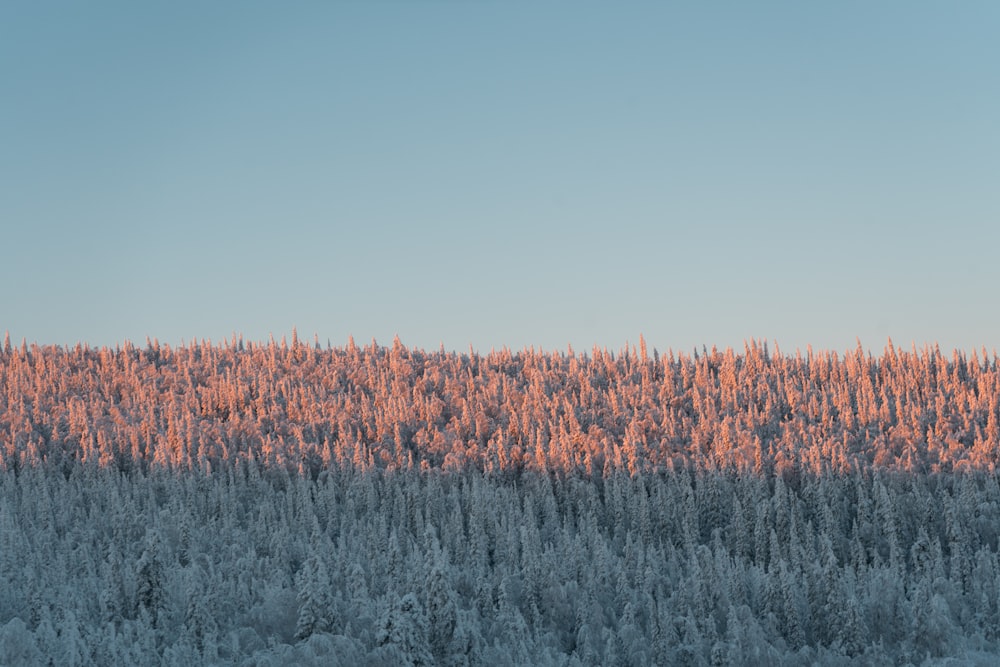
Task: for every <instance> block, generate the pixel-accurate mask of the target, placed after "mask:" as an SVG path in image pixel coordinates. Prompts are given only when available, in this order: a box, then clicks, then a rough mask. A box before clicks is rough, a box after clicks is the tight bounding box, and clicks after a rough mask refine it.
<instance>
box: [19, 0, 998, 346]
mask: <svg viewBox="0 0 1000 667" xmlns="http://www.w3.org/2000/svg"><path fill="white" fill-rule="evenodd" d="M998 35H1000V3H997V2H993V1H988V2H961V3H953V2H943V1H942V2H911V1H906V2H869V1H865V2H850V1H846V2H829V3H815V2H808V3H805V2H791V1H789V2H728V3H727V2H690V3H666V2H663V3H638V2H634V3H633V2H601V3H598V2H586V1H584V2H576V1H574V2H551V1H546V0H542V1H540V2H499V1H477V2H459V1H441V0H437V1H427V2H422V1H413V2H345V3H334V2H315V3H312V2H294V3H277V2H270V3H250V2H179V1H176V0H172V1H171V2H160V3H152V2H132V1H131V0H129V1H123V2H100V1H98V2H65V3H53V2H45V1H39V2H20V3H13V2H11V3H3V4H2V5H0V86H2V88H0V244H2V246H0V247H2V252H0V331H2V330H3V329H8V330H9V331H10V334H11V337H12V338H13V339H14V340H15V341H20V340H21V338H26V339H27V340H28V341H29V342H38V343H40V344H46V343H55V344H73V343H75V342H77V341H84V342H89V343H90V344H92V345H105V344H110V345H114V344H115V343H119V342H121V341H123V340H125V339H126V338H128V339H130V340H132V341H133V342H135V343H137V344H144V342H145V338H146V336H150V337H157V338H158V339H159V340H160V341H161V342H167V343H171V344H177V343H179V342H181V340H185V341H191V340H192V339H201V338H210V339H212V340H213V341H219V340H221V339H222V338H229V337H230V336H231V335H232V334H233V333H234V332H237V333H241V334H242V335H243V336H244V337H245V338H246V339H250V340H266V339H267V337H268V335H269V334H271V333H273V334H274V336H275V338H279V337H280V336H281V335H290V333H291V330H292V327H293V326H295V327H297V329H298V333H299V336H300V337H301V338H305V339H308V340H311V339H312V337H313V334H314V333H316V334H318V335H319V338H320V341H321V342H322V343H323V344H326V342H327V340H330V341H331V342H332V343H333V344H334V345H342V344H344V343H345V342H346V340H347V337H348V335H349V334H353V335H354V337H355V339H356V340H357V341H358V342H359V343H365V342H368V341H369V340H370V339H371V338H372V337H374V338H375V339H376V340H377V341H378V342H379V343H381V344H390V343H391V341H392V338H393V335H394V334H398V335H399V336H400V338H401V340H402V341H403V342H404V343H405V344H407V345H410V346H416V347H424V348H429V349H436V348H437V347H438V345H439V343H443V344H444V346H445V347H446V348H448V349H457V350H466V349H468V346H469V345H470V344H471V345H472V346H473V347H474V348H476V349H478V350H481V351H488V350H489V349H490V348H491V347H495V348H498V349H499V348H500V347H502V346H505V345H506V346H507V347H510V348H512V349H515V350H517V349H521V348H522V347H525V346H528V345H534V346H535V347H536V348H537V347H541V348H543V349H546V350H562V349H565V348H566V345H567V344H568V343H569V344H572V345H573V346H574V348H575V349H577V350H578V351H589V350H590V349H591V347H592V346H594V345H595V344H596V345H598V346H599V347H607V348H609V349H612V350H617V349H620V348H621V347H622V345H624V344H625V342H626V341H629V342H631V343H633V344H634V343H636V342H637V340H638V336H639V334H640V333H642V334H643V335H644V336H645V338H646V341H647V343H648V344H649V345H650V347H656V348H658V349H659V350H666V349H667V348H673V349H674V350H678V351H686V352H690V351H691V349H692V348H694V347H696V346H697V347H698V348H699V349H700V347H701V345H702V344H706V345H708V346H709V347H711V346H712V345H713V344H715V345H718V346H719V347H720V348H723V347H725V346H727V345H732V346H733V347H735V348H738V349H742V345H743V341H744V340H746V339H749V338H758V339H761V338H763V339H767V340H768V341H770V342H771V343H772V344H773V342H774V341H777V343H778V345H779V346H780V347H781V349H782V350H784V351H793V350H794V349H796V348H802V349H805V346H806V345H808V344H811V345H812V346H813V347H814V348H816V349H834V350H837V351H838V352H842V351H844V350H846V349H853V348H854V347H855V346H856V339H858V338H860V339H861V341H862V344H863V345H864V346H865V347H867V348H869V349H870V350H872V351H873V352H875V353H878V352H880V351H881V350H882V348H883V347H884V346H885V344H886V338H887V337H889V336H891V337H892V339H893V342H894V343H895V344H897V345H900V346H903V347H907V348H908V347H909V346H910V343H911V341H913V342H916V344H917V345H918V347H919V346H922V345H923V344H924V343H926V342H934V341H937V342H939V344H940V345H941V347H942V349H946V350H950V349H951V348H954V347H960V348H964V349H966V350H969V349H972V348H976V349H979V348H980V347H982V346H985V347H986V348H987V349H988V350H992V349H993V348H1000V344H998V338H1000V307H998V303H1000V296H998V287H1000V261H998V249H1000V121H998V119H1000V39H998V38H997V36H998Z"/></svg>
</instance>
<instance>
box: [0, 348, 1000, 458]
mask: <svg viewBox="0 0 1000 667" xmlns="http://www.w3.org/2000/svg"><path fill="white" fill-rule="evenodd" d="M0 386H2V387H3V390H2V394H0V465H2V466H4V467H6V468H7V469H15V470H16V469H18V468H19V467H23V466H25V465H30V464H36V463H39V462H41V461H47V462H49V463H55V464H59V465H64V466H67V469H68V467H69V466H72V465H73V464H74V463H75V462H82V463H88V462H92V463H96V464H99V465H106V466H114V467H117V468H118V469H119V470H123V471H129V470H132V469H133V468H139V469H141V470H143V471H146V470H149V469H150V468H151V467H152V468H159V469H167V470H175V471H176V470H189V469H208V468H211V469H224V468H226V467H230V466H233V465H241V464H245V463H246V462H247V461H249V460H254V461H256V462H257V463H258V464H261V465H263V466H266V467H268V468H275V467H284V468H287V469H288V470H289V471H291V472H294V471H299V470H301V471H303V472H306V473H308V474H309V475H311V476H312V477H314V478H315V476H316V475H317V474H318V472H319V471H320V470H322V469H324V468H327V467H329V466H330V465H331V464H333V463H337V464H339V465H353V466H355V467H361V468H364V467H377V468H380V469H397V468H408V467H424V468H428V467H429V468H442V469H445V470H453V471H455V470H463V469H465V468H466V467H467V466H471V467H474V468H476V469H479V470H483V471H486V472H488V473H497V474H501V473H518V472H520V471H523V470H533V471H552V470H555V471H560V472H563V473H569V474H582V475H584V476H588V477H592V476H601V475H606V474H608V473H609V472H610V471H612V470H626V471H628V472H630V473H636V472H640V471H643V472H662V471H665V470H672V469H678V468H687V467H690V466H694V467H697V468H699V469H709V470H741V471H753V472H755V473H757V474H761V475H765V476H767V475H770V474H773V473H775V472H777V473H779V474H782V475H784V476H794V475H799V474H803V473H809V474H814V475H820V474H823V473H827V472H833V473H846V472H851V471H855V470H859V469H864V468H867V467H869V466H873V465H874V466H876V467H878V468H881V469H902V470H911V471H918V472H939V471H952V470H955V471H960V470H967V469H972V468H979V469H988V470H992V469H993V467H994V465H995V462H996V461H997V456H998V451H1000V450H998V447H1000V369H998V368H997V362H996V357H995V356H993V357H987V356H986V354H985V352H984V354H983V355H982V357H980V356H979V355H977V354H975V353H973V354H972V356H971V357H967V356H965V355H963V354H961V353H957V352H956V353H954V354H953V355H952V357H951V358H950V359H949V358H946V357H945V356H944V355H942V354H941V353H940V351H939V350H937V349H933V350H932V349H924V350H922V351H920V352H918V351H916V350H913V351H911V352H903V351H902V350H899V349H896V348H894V347H893V346H892V345H891V343H890V345H889V346H888V347H887V348H886V350H885V352H884V353H883V355H882V356H880V357H872V356H870V355H866V354H865V353H863V352H862V351H861V349H860V347H859V348H858V349H857V350H856V351H854V352H852V353H849V354H846V355H844V356H843V357H840V356H838V355H837V354H836V353H832V352H827V353H822V354H813V353H812V352H811V351H810V352H809V353H807V354H806V355H805V356H803V355H801V354H798V353H797V354H795V355H794V356H787V355H783V354H781V353H778V352H776V353H773V354H772V353H770V352H769V351H768V349H767V347H766V345H758V344H756V343H753V344H750V345H747V346H746V348H745V350H744V352H743V353H742V354H736V353H735V352H733V351H732V350H729V349H727V350H726V351H724V352H719V351H717V350H714V349H713V350H712V351H707V350H706V351H704V352H703V353H701V354H698V353H695V354H693V355H691V356H686V355H675V354H672V353H669V354H666V355H660V354H659V353H657V352H655V351H654V352H653V354H652V355H649V354H647V352H646V346H645V343H644V342H640V348H639V350H635V349H634V348H633V349H630V348H626V349H625V350H623V351H621V352H620V353H619V354H617V355H616V354H613V353H609V352H606V351H603V350H599V349H594V350H593V351H592V353H590V354H584V355H579V354H576V353H574V352H573V351H572V350H569V351H568V352H567V353H540V352H535V351H532V350H525V351H521V352H517V353H512V352H510V351H509V350H503V351H500V352H491V353H489V354H485V355H481V354H476V353H471V352H470V353H469V354H455V353H446V352H444V351H440V352H431V353H428V352H425V351H423V350H411V349H407V348H406V347H404V346H403V345H402V344H401V343H400V342H399V340H398V339H397V340H396V341H394V343H393V345H392V346H391V347H379V346H377V345H376V344H375V343H374V342H373V343H372V344H371V345H369V346H367V347H364V348H361V347H358V346H357V345H355V344H354V343H353V341H351V342H350V343H349V344H348V345H347V346H346V347H344V348H327V349H321V348H320V346H319V345H318V344H316V343H314V344H304V343H302V342H301V341H300V340H298V338H297V337H295V336H294V335H293V337H292V341H291V343H286V341H284V339H283V340H282V342H281V343H280V344H278V343H275V342H273V341H272V342H271V343H270V344H268V345H257V344H252V343H248V344H244V343H243V341H242V340H239V339H234V340H233V341H230V342H227V343H226V344H224V345H214V346H213V345H211V344H210V343H208V342H202V343H199V344H192V345H189V346H183V347H178V348H171V347H169V346H166V345H159V344H157V343H156V342H152V343H149V344H148V345H147V346H146V347H145V348H138V347H136V346H133V345H131V344H129V343H126V344H125V345H124V346H122V347H118V348H115V349H109V348H100V349H92V348H87V347H84V346H80V345H78V346H76V347H75V348H73V349H65V348H61V347H38V346H31V347H30V348H29V347H28V346H27V345H23V344H22V346H20V347H12V346H10V345H9V344H8V345H6V346H5V349H4V351H3V353H2V354H0Z"/></svg>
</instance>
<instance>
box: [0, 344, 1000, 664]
mask: <svg viewBox="0 0 1000 667" xmlns="http://www.w3.org/2000/svg"><path fill="white" fill-rule="evenodd" d="M0 388H2V389H0V577H2V580H3V581H5V582H8V585H7V586H6V587H4V588H3V589H2V590H0V665H34V664H39V665H47V664H53V665H133V664H163V665H192V664H219V665H289V664H299V665H330V664H333V665H337V664H344V665H479V664H489V665H668V664H669V665H782V664H784V665H812V664H824V665H826V664H830V665H851V664H886V665H897V664H898V665H905V664H915V665H920V664H948V660H949V659H953V660H958V661H959V662H960V663H961V664H983V665H986V664H994V663H995V662H996V660H997V655H1000V546H998V541H1000V479H998V477H997V474H996V469H995V468H996V462H997V451H998V447H1000V421H998V420H1000V370H998V368H997V359H996V355H995V353H994V354H992V355H988V354H987V353H986V351H985V350H983V351H982V352H981V353H972V354H971V355H966V354H965V353H962V352H953V353H951V354H950V355H948V356H945V355H944V354H942V352H941V351H940V350H939V349H937V348H935V347H925V348H923V349H920V350H917V349H914V348H911V349H910V350H909V351H904V350H902V349H900V348H896V347H894V346H893V345H892V343H891V341H890V342H889V344H888V345H887V346H886V347H885V349H884V351H883V352H882V353H881V355H879V356H873V355H871V354H869V353H866V352H864V351H863V349H862V347H861V345H860V344H859V345H858V347H857V348H856V349H854V350H850V351H848V352H846V353H844V354H842V355H841V354H837V353H835V352H819V353H815V352H813V351H812V350H807V351H806V352H805V353H800V352H796V353H794V354H784V353H782V352H781V351H780V350H778V349H777V348H776V347H775V348H774V349H773V350H772V349H770V348H769V346H768V345H767V344H766V343H758V342H756V341H751V342H749V343H747V344H746V345H745V346H744V349H743V350H742V351H739V352H736V351H733V350H731V349H726V350H724V351H719V350H716V349H714V348H713V349H711V350H709V349H705V348H703V349H702V350H700V351H692V353H690V354H684V353H674V352H673V351H667V352H666V353H660V352H659V351H657V350H652V351H649V350H647V346H646V343H645V341H644V340H643V339H642V338H641V337H640V339H639V344H638V345H637V346H635V347H633V346H629V345H626V346H625V347H624V348H623V349H621V350H619V351H617V352H609V351H608V350H605V349H597V348H594V349H593V350H591V351H590V352H587V353H582V354H581V353H577V352H575V351H574V350H572V349H567V350H566V351H565V352H542V351H536V350H534V349H526V350H522V351H519V352H512V351H510V350H507V349H503V350H501V351H491V352H490V353H487V354H480V353H477V352H475V351H474V350H469V352H468V353H455V352H446V351H444V350H438V351H432V352H427V351H424V350H421V349H412V348H407V347H406V346H404V345H403V344H402V343H401V342H400V341H399V339H398V338H397V339H395V340H394V341H393V342H392V344H391V345H389V346H379V345H378V344H377V343H376V342H375V341H372V342H371V343H370V344H368V345H365V346H358V345H356V344H355V343H354V341H353V339H352V340H349V341H348V343H347V344H346V345H345V346H343V347H334V346H331V345H329V344H327V345H326V346H321V345H320V344H319V341H318V340H316V339H314V340H313V341H311V342H304V341H302V340H300V339H299V338H298V336H297V335H296V333H295V332H293V334H292V336H291V340H290V341H288V340H285V339H284V338H282V339H281V341H280V342H276V341H274V340H271V341H269V342H268V343H266V344H263V343H255V342H249V341H244V340H242V339H241V338H239V337H236V336H234V337H233V338H232V340H227V341H223V342H221V343H219V344H213V343H211V342H210V341H200V342H192V343H190V344H187V345H180V346H177V347H171V346H169V345H161V344H160V343H159V342H158V341H156V340H152V341H150V340H147V341H146V344H145V345H144V346H142V347H139V346H136V345H133V344H132V343H129V342H126V343H124V344H123V345H119V346H116V347H114V348H110V347H101V348H91V347H88V346H86V345H82V344H79V345H76V346H73V347H61V346H39V345H28V344H27V343H25V342H22V343H21V344H20V345H19V346H14V345H11V343H10V341H9V338H8V339H6V340H5V342H4V345H3V348H2V350H0Z"/></svg>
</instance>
